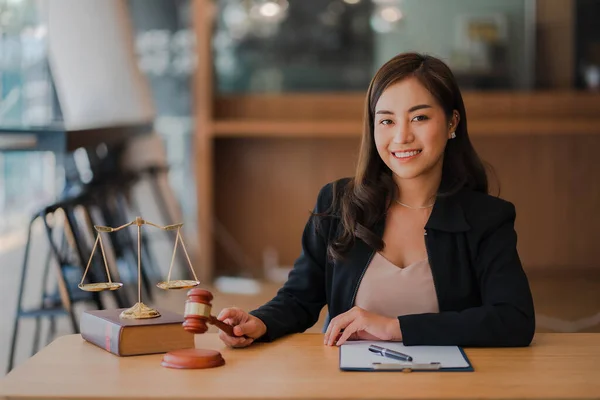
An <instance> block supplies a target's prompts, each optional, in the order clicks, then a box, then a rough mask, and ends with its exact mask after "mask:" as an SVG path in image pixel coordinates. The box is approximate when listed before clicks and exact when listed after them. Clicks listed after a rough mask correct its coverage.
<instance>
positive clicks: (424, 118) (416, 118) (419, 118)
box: [411, 115, 429, 122]
mask: <svg viewBox="0 0 600 400" xmlns="http://www.w3.org/2000/svg"><path fill="white" fill-rule="evenodd" d="M428 119H429V117H428V116H427V115H417V116H416V117H414V118H413V119H412V120H411V121H416V122H421V121H427V120H428Z"/></svg>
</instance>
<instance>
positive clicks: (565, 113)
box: [209, 91, 600, 138]
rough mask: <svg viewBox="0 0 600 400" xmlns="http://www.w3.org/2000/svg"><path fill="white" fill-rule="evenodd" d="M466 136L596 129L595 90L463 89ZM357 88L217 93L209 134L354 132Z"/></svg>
mask: <svg viewBox="0 0 600 400" xmlns="http://www.w3.org/2000/svg"><path fill="white" fill-rule="evenodd" d="M463 97H464V101H465V106H466V108H467V113H468V123H469V134H470V135H471V136H512V135H563V134H564V135H573V134H575V135H578V134H584V135H588V134H600V115H598V111H597V110H600V94H598V93H590V92H576V91H556V92H545V91H540V92H466V93H464V96H463ZM363 103H364V96H363V95H361V94H358V93H346V94H344V93H325V94H282V95H245V96H221V97H218V98H217V99H216V101H215V119H214V120H213V121H212V125H211V129H209V131H210V132H211V134H212V136H214V137H230V138H235V137H248V138H273V137H281V138H337V137H340V138H353V137H360V134H361V132H362V129H363V123H362V114H363Z"/></svg>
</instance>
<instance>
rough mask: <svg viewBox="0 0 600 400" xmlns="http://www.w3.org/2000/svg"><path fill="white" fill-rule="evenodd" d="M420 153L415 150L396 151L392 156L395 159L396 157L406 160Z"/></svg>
mask: <svg viewBox="0 0 600 400" xmlns="http://www.w3.org/2000/svg"><path fill="white" fill-rule="evenodd" d="M420 152H421V150H415V151H397V152H395V153H393V154H394V156H395V157H398V158H406V157H412V156H416V155H417V154H419V153H420Z"/></svg>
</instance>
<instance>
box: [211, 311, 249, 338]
mask: <svg viewBox="0 0 600 400" xmlns="http://www.w3.org/2000/svg"><path fill="white" fill-rule="evenodd" d="M208 323H209V324H213V325H215V326H216V327H217V328H219V329H220V330H222V331H223V332H225V333H226V334H228V335H229V336H232V337H243V338H245V337H246V335H244V336H236V335H235V333H233V326H231V325H227V324H226V323H225V322H223V321H219V320H218V319H216V318H215V317H213V316H212V315H211V316H210V317H209V319H208Z"/></svg>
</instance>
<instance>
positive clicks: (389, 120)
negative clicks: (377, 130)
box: [379, 119, 394, 125]
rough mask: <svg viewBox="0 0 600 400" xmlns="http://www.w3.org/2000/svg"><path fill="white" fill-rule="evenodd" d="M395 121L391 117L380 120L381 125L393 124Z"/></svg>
mask: <svg viewBox="0 0 600 400" xmlns="http://www.w3.org/2000/svg"><path fill="white" fill-rule="evenodd" d="M393 123H394V121H392V120H391V119H382V120H381V121H379V125H391V124H393Z"/></svg>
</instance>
